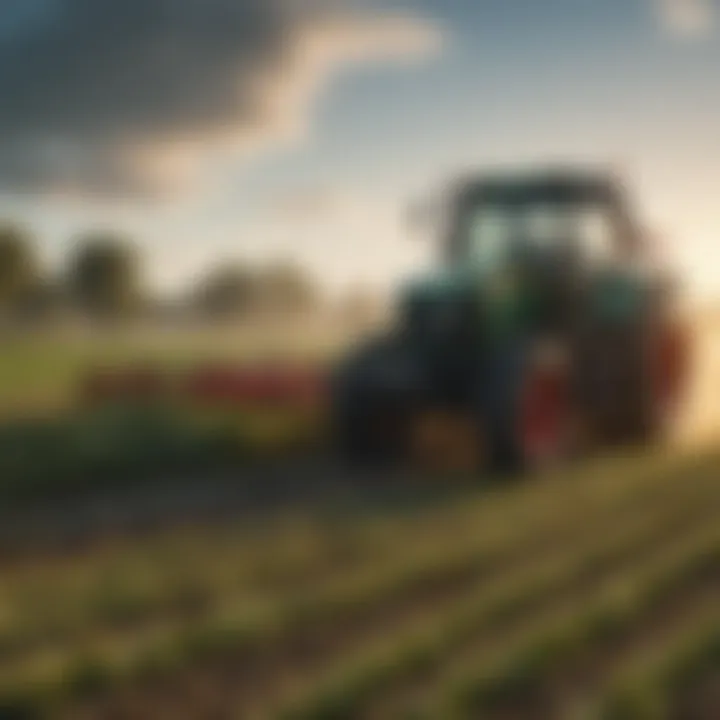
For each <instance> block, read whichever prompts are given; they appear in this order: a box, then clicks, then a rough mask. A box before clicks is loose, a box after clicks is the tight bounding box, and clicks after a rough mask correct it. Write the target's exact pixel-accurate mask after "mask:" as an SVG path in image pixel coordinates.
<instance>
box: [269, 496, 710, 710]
mask: <svg viewBox="0 0 720 720" xmlns="http://www.w3.org/2000/svg"><path fill="white" fill-rule="evenodd" d="M684 510H685V512H687V509H684ZM695 511H696V512H695V514H693V513H692V512H691V513H689V514H688V515H687V516H685V517H684V520H682V521H679V520H680V518H682V516H683V508H680V507H677V506H676V507H675V512H674V513H670V512H666V513H665V517H662V516H661V515H660V514H657V515H655V516H654V517H647V518H644V521H641V522H639V523H638V524H636V525H633V524H632V523H630V524H627V523H626V524H625V525H623V524H619V525H615V526H614V527H613V536H612V538H610V539H608V538H603V537H602V536H597V535H595V534H594V533H592V532H591V534H590V535H589V536H588V537H587V538H585V539H584V541H582V542H579V543H575V544H573V545H570V546H567V547H566V548H565V549H564V551H561V552H557V553H554V554H551V555H549V556H548V557H547V558H546V559H544V560H541V561H539V562H534V563H532V565H531V567H529V568H526V569H525V571H524V572H522V571H521V572H515V573H509V575H508V577H507V578H505V579H504V581H503V582H496V583H493V584H492V585H490V586H487V585H484V584H482V583H480V584H479V585H478V586H477V587H475V588H474V590H473V592H472V593H470V594H468V595H467V596H466V597H463V598H462V599H461V600H460V601H459V602H458V603H456V605H455V606H454V607H453V608H451V609H446V610H445V611H444V612H443V613H441V615H440V617H433V618H428V617H421V618H420V619H419V622H418V623H417V624H416V626H415V627H414V628H411V630H410V632H408V633H406V634H405V635H403V636H400V637H393V638H390V640H389V641H388V640H385V641H381V642H380V643H378V644H376V645H375V646H374V647H371V648H369V649H368V650H366V652H365V653H363V654H361V655H360V656H355V657H353V658H352V659H350V660H349V661H348V662H346V663H345V664H341V665H340V666H339V667H338V668H337V669H336V671H335V672H334V673H333V674H332V676H331V677H329V678H326V679H325V680H324V681H322V682H318V683H317V684H316V685H315V686H314V687H311V688H310V690H309V692H306V693H305V694H304V696H301V697H300V698H295V699H294V700H291V701H290V702H289V703H288V705H287V707H286V708H285V709H284V710H283V711H282V712H281V713H280V714H281V716H282V717H287V718H293V720H295V719H297V718H302V719H303V720H304V719H306V718H307V719H310V718H347V717H364V715H363V710H364V709H367V708H368V707H370V706H372V704H373V702H374V701H376V700H378V699H381V698H382V696H383V694H386V693H389V692H393V690H395V691H396V690H397V688H398V687H403V686H405V685H411V684H412V680H413V678H414V677H415V676H416V675H417V674H418V673H428V672H431V671H432V670H433V669H434V668H438V667H440V666H441V665H442V664H443V663H444V661H445V659H446V658H449V657H453V655H455V654H456V653H457V652H458V651H459V650H461V649H462V648H463V647H465V646H467V644H468V643H471V644H472V643H474V642H475V641H476V638H478V637H482V636H483V635H485V634H488V633H489V634H492V635H497V634H499V632H500V630H501V629H502V628H503V627H506V626H508V625H510V626H511V625H512V624H513V623H514V622H516V621H518V620H520V619H522V618H523V617H525V616H527V615H534V614H536V613H538V612H541V611H542V610H543V609H544V608H546V606H548V605H550V606H552V605H554V604H555V602H556V601H557V599H558V598H560V597H563V596H566V595H572V593H573V592H576V593H577V591H578V588H581V589H582V588H583V587H584V586H586V585H587V584H588V583H591V584H593V586H594V585H596V584H601V581H602V579H603V578H604V577H606V576H607V575H610V576H612V575H613V573H615V574H618V573H619V572H621V571H622V572H624V573H626V574H632V573H636V572H638V570H639V569H640V568H643V567H645V566H646V565H647V564H648V563H652V562H657V561H658V558H664V556H665V555H666V554H667V552H668V549H669V548H672V547H674V545H675V544H676V543H677V540H678V537H679V536H681V535H682V534H683V532H686V531H688V530H689V528H691V527H693V526H697V525H698V523H699V524H700V526H701V527H705V526H706V525H707V523H708V522H710V523H712V521H713V513H708V512H707V510H706V511H705V512H704V513H702V514H700V515H698V514H697V508H695ZM702 515H704V519H703V517H702ZM702 532H703V542H704V536H705V534H706V532H707V531H706V530H704V529H703V531H702Z"/></svg>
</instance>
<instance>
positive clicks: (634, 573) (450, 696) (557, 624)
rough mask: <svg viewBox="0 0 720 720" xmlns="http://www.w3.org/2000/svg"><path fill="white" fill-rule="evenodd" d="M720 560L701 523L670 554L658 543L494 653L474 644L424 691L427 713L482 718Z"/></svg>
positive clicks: (718, 546)
mask: <svg viewBox="0 0 720 720" xmlns="http://www.w3.org/2000/svg"><path fill="white" fill-rule="evenodd" d="M718 562H720V528H718V527H717V526H716V524H711V525H710V526H709V527H701V528H700V529H699V530H698V531H696V532H695V533H693V534H692V535H690V536H688V537H687V538H686V539H684V540H683V541H682V542H680V543H678V545H677V547H675V548H674V549H673V550H672V552H668V551H667V549H664V551H663V552H660V553H658V554H657V557H655V558H654V559H653V560H652V561H646V562H645V563H643V564H642V565H641V566H637V567H634V568H632V569H631V570H629V571H625V572H623V573H621V574H620V575H618V576H617V577H615V578H613V579H612V581H611V582H605V583H603V584H602V585H601V586H600V587H598V588H597V589H596V591H595V593H594V596H593V598H592V600H591V602H586V603H580V604H574V603H570V604H567V605H565V604H562V603H561V604H559V605H558V606H557V607H556V608H554V609H553V611H552V612H551V613H550V614H549V615H546V616H539V617H534V618H532V619H531V620H529V621H528V623H527V624H526V626H522V625H521V626H520V627H518V628H517V630H516V632H515V633H513V635H512V636H509V637H505V638H504V639H503V643H502V645H501V646H499V647H497V648H495V649H494V651H493V652H488V648H487V647H483V648H478V650H477V652H476V653H474V654H473V655H468V656H465V655H463V656H461V657H459V658H458V659H457V662H452V663H450V665H451V667H450V669H449V671H448V672H447V673H446V674H445V675H444V676H443V677H442V678H441V679H440V680H439V681H438V683H437V684H436V685H434V686H433V687H431V688H429V690H428V694H427V696H426V697H425V700H426V701H428V700H429V701H428V702H425V704H424V710H425V712H426V716H427V717H467V718H474V717H478V716H479V715H481V716H485V714H487V713H489V712H490V711H491V710H492V709H493V708H494V707H497V706H498V705H499V704H501V703H502V702H503V701H505V700H507V699H508V698H511V697H515V698H517V697H518V696H521V695H522V694H523V693H528V692H529V689H531V688H532V687H534V686H536V685H537V684H538V683H541V682H542V679H543V678H544V677H546V676H547V675H548V673H549V672H551V671H552V670H556V669H557V668H558V667H559V666H561V665H564V666H568V665H569V666H571V665H572V663H573V661H574V660H575V659H576V658H577V657H579V656H580V654H581V653H582V652H583V650H585V649H586V648H588V647H590V648H592V647H593V646H595V645H596V644H597V645H601V646H607V645H609V644H610V643H612V642H613V641H617V639H618V638H619V637H620V636H621V635H622V634H623V633H627V632H629V631H630V630H631V629H632V628H633V627H634V626H636V625H638V624H639V623H642V622H643V621H644V620H645V618H646V617H647V616H649V615H652V614H653V613H654V612H655V611H656V609H657V608H658V607H660V606H662V605H663V604H667V603H668V598H669V597H672V598H674V597H675V596H677V595H680V594H683V593H686V592H687V588H688V586H690V587H691V588H692V587H693V586H694V585H696V584H697V582H696V581H697V580H698V578H700V579H703V580H707V578H708V576H709V574H710V573H711V572H712V571H713V570H714V569H715V568H717V566H718ZM714 580H715V581H717V578H714ZM438 713H439V714H438Z"/></svg>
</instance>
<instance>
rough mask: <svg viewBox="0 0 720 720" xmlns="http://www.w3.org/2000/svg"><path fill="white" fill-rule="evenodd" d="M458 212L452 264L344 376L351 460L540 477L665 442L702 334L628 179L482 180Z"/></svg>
mask: <svg viewBox="0 0 720 720" xmlns="http://www.w3.org/2000/svg"><path fill="white" fill-rule="evenodd" d="M447 215H448V218H447V219H448V222H447V230H446V232H445V233H444V235H445V237H444V241H443V243H442V246H441V253H440V255H441V259H440V262H439V267H437V268H436V269H435V270H434V271H433V272H432V273H431V274H430V276H427V277H421V278H419V279H415V280H412V281H410V282H409V283H407V284H406V285H405V286H404V287H403V288H402V290H401V292H400V297H399V299H398V302H397V304H396V313H395V316H396V317H395V320H394V321H393V322H392V326H391V327H390V328H389V329H387V330H383V331H382V332H380V333H378V334H377V336H375V337H372V338H370V339H366V340H363V342H362V343H361V344H360V345H359V346H357V347H354V348H353V349H352V350H350V351H349V352H348V353H346V355H345V356H344V357H343V358H341V360H340V362H339V363H337V365H336V366H335V368H334V372H333V373H332V378H331V381H330V407H331V411H330V413H331V434H332V444H333V447H334V449H335V452H336V453H337V454H338V455H339V457H340V458H341V459H342V461H343V462H346V463H348V464H350V465H352V466H358V467H359V466H364V467H370V466H372V467H378V466H389V465H393V466H395V465H398V464H404V463H406V462H411V461H415V462H419V463H420V464H423V465H424V464H428V463H431V462H433V458H435V459H437V457H438V456H442V457H441V459H440V461H441V462H443V459H442V458H444V460H447V459H448V458H449V457H450V456H456V457H457V458H458V462H463V463H469V464H472V466H475V465H476V463H479V464H481V465H482V466H483V467H489V468H492V469H495V470H498V471H511V472H513V473H517V472H533V471H536V470H540V469H543V468H547V467H549V466H556V465H557V464H558V463H562V462H564V461H567V460H568V459H570V458H572V457H575V456H577V455H578V454H586V453H588V452H591V451H594V450H596V449H600V448H608V447H611V446H613V445H636V444H646V443H655V442H658V441H660V440H662V439H663V438H664V437H666V436H667V434H668V433H669V432H670V429H671V428H672V425H673V420H674V418H675V416H676V415H677V412H678V408H679V405H680V400H681V397H682V388H683V380H684V376H685V369H686V367H687V364H688V363H687V356H688V340H687V338H686V336H685V334H684V329H683V324H682V321H681V320H680V317H679V314H678V312H677V309H678V302H677V297H678V292H677V291H678V285H677V283H676V281H675V278H674V277H673V276H672V274H671V273H670V272H669V271H668V268H666V267H664V266H663V265H662V263H658V262H657V261H656V258H655V256H654V254H653V252H652V249H651V245H650V244H649V243H648V239H647V236H646V233H645V232H644V231H643V229H642V228H641V227H640V226H639V225H638V223H637V222H636V219H635V217H634V215H633V212H632V209H631V203H630V200H629V197H628V193H627V191H626V189H625V186H624V184H623V183H622V182H621V181H620V180H619V179H618V178H616V177H615V176H614V175H611V174H609V173H604V172H598V171H586V170H582V169H581V170H577V169H567V168H560V169H547V170H540V171H530V172H523V173H505V174H501V173H496V174H490V175H487V176H480V177H472V178H470V179H466V180H464V181H463V182H461V183H459V184H458V185H457V186H456V188H455V189H454V190H453V191H452V192H451V193H450V202H449V204H448V211H447Z"/></svg>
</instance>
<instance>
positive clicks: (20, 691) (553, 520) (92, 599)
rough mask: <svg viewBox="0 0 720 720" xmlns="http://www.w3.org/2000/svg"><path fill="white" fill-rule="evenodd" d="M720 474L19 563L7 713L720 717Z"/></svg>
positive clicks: (662, 473) (300, 514)
mask: <svg viewBox="0 0 720 720" xmlns="http://www.w3.org/2000/svg"><path fill="white" fill-rule="evenodd" d="M718 478H720V457H718V456H716V455H710V454H703V455H697V454H696V455H686V456H680V455H676V456H673V457H670V456H668V455H663V454H658V455H655V456H652V457H634V458H632V457H627V458H615V459H605V460H602V461H597V462H595V463H593V464H591V465H589V466H587V467H583V468H575V469H573V470H569V471H567V472H566V473H565V474H563V475H558V476H556V477H553V478H545V479H539V480H538V482H536V483H530V484H525V485H511V486H510V487H506V488H503V489H501V490H498V491H495V492H491V491H490V490H488V489H487V488H485V489H481V488H476V489H472V488H463V489H462V491H460V490H457V491H455V492H437V493H436V494H435V496H434V498H433V501H432V502H427V501H426V502H420V501H418V500H415V501H413V500H412V499H411V498H412V493H411V492H408V491H407V489H406V492H404V493H402V492H400V493H398V494H397V496H396V499H395V502H394V503H389V502H387V498H385V499H384V500H383V499H382V495H383V493H382V492H381V491H380V490H379V489H378V488H375V490H374V491H372V492H374V493H375V495H376V498H375V501H372V500H371V499H369V498H370V495H372V492H371V491H370V490H368V489H365V490H363V488H362V486H360V487H358V489H357V490H356V493H355V495H354V496H347V497H346V498H345V499H344V500H343V501H339V500H338V499H337V498H336V499H335V500H334V501H333V502H331V501H330V499H328V501H327V502H326V503H322V502H317V503H316V504H314V506H311V507H308V508H306V509H305V510H299V509H298V510H295V511H293V512H284V513H281V514H273V515H271V516H267V517H265V518H264V519H263V522H255V523H253V522H249V521H245V522H240V521H237V522H231V523H228V522H224V523H222V524H220V523H218V524H210V525H203V524H200V523H197V524H195V525H192V526H186V527H184V528H182V527H176V528H174V529H167V530H165V531H163V532H160V531H158V532H156V533H154V534H152V535H150V536H144V537H134V536H132V535H124V536H115V537H105V538H104V539H103V540H102V541H100V540H96V542H94V543H92V544H87V545H86V546H84V547H82V548H79V549H78V548H75V549H72V550H68V549H65V550H62V551H61V550H59V549H57V550H55V551H50V550H47V549H46V550H43V551H42V552H28V553H27V554H25V555H24V556H16V557H14V558H8V559H7V560H6V562H5V563H4V564H5V567H4V570H3V583H2V593H1V595H0V717H3V718H15V717H18V718H20V717H43V716H52V717H67V718H73V719H74V718H105V717H107V718H110V717H112V718H209V717H217V718H225V717H228V718H230V717H237V718H256V717H257V718H308V719H310V718H318V719H319V718H388V719H391V718H404V717H427V718H446V717H448V718H451V717H452V718H478V717H483V718H484V717H488V718H532V719H535V718H549V719H550V718H566V717H569V718H577V717H600V718H604V717H607V718H660V717H673V718H674V717H676V718H683V719H684V718H694V717H697V718H708V720H710V719H711V718H716V717H717V709H718V707H720V705H718V697H717V688H718V671H720V525H718V522H717V519H718V513H719V512H720V482H718ZM363 494H364V495H365V502H364V503H361V502H359V500H360V499H361V497H362V496H363ZM693 713H695V714H693Z"/></svg>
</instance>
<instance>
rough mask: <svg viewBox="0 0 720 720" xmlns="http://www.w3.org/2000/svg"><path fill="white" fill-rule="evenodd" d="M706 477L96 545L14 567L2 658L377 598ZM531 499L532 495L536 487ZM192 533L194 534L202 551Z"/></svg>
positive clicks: (506, 556)
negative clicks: (103, 633) (135, 632)
mask: <svg viewBox="0 0 720 720" xmlns="http://www.w3.org/2000/svg"><path fill="white" fill-rule="evenodd" d="M706 474H707V473H702V472H696V473H694V474H693V473H688V477H687V478H686V482H687V486H686V487H685V488H680V487H679V486H678V482H677V480H676V479H675V478H674V476H673V475H672V473H671V474H670V478H671V479H668V478H667V477H663V476H662V475H661V474H660V473H656V475H657V476H656V477H655V476H653V478H652V479H653V481H654V482H652V483H650V482H647V481H642V482H641V481H639V480H638V481H637V485H638V487H635V488H633V489H632V490H630V489H627V487H626V486H627V485H628V483H627V482H625V484H624V486H623V484H622V483H621V482H619V481H616V480H614V479H613V480H610V481H609V482H608V483H607V485H608V487H600V488H596V489H595V490H594V492H592V491H589V490H585V491H584V492H583V494H582V500H581V501H579V502H578V503H576V504H575V506H574V508H573V509H572V511H569V510H568V508H567V507H566V505H565V503H567V504H568V505H570V504H571V503H570V500H569V499H566V500H565V501H556V498H554V497H552V496H553V495H554V493H552V492H550V488H544V489H545V490H546V491H548V492H546V494H548V495H550V496H551V499H552V500H553V502H550V503H545V505H544V506H540V507H537V508H536V514H535V515H533V516H531V517H528V518H527V519H526V520H525V521H524V522H523V519H524V515H525V507H524V506H525V504H526V503H525V500H526V499H525V498H524V497H523V496H524V495H525V492H524V491H523V492H522V493H518V495H519V496H516V497H514V498H509V500H510V501H512V500H514V501H515V505H517V506H518V507H514V506H513V504H512V502H510V504H508V502H507V500H508V499H507V498H501V499H494V500H491V501H489V503H488V504H489V506H490V507H489V508H484V507H483V506H482V505H481V504H479V503H477V501H476V503H475V504H476V506H475V507H474V508H473V510H472V512H471V513H468V511H467V510H466V509H462V510H461V511H458V510H456V509H454V508H453V509H450V510H448V511H447V513H445V514H446V516H447V517H443V511H437V515H438V517H437V518H432V517H431V518H429V519H428V518H425V517H421V518H414V519H413V520H410V521H407V522H403V521H398V525H399V527H398V528H393V527H392V526H391V525H389V524H382V523H379V524H378V523H376V524H366V525H364V526H363V525H357V524H356V525H351V526H350V528H349V529H346V528H342V529H341V528H337V527H333V528H323V527H322V525H315V526H312V527H309V526H308V525H307V524H306V525H302V524H300V523H296V524H295V525H294V527H291V529H290V530H284V531H282V532H281V531H279V530H278V531H277V532H276V533H275V534H273V533H272V531H270V532H266V533H265V535H264V536H260V537H257V536H256V537H253V536H252V535H250V534H246V535H244V534H240V533H238V534H237V535H230V537H228V538H225V537H222V536H220V537H218V536H213V537H212V540H211V541H210V542H208V541H207V540H203V539H202V538H197V537H195V536H192V537H191V538H186V539H185V540H184V541H178V542H176V543H165V544H164V545H160V546H158V547H155V548H154V549H153V548H152V547H150V548H148V549H147V552H143V553H142V554H141V553H140V552H139V548H132V549H131V550H130V552H129V553H125V554H120V555H119V556H115V555H113V554H110V555H109V556H108V553H103V552H100V553H98V557H97V558H96V561H95V562H93V560H92V559H91V560H90V561H89V562H86V561H85V560H81V561H79V562H78V563H77V565H79V566H80V567H79V569H78V568H77V567H73V566H70V567H69V568H68V567H67V566H63V565H60V566H59V567H57V568H51V569H50V570H44V569H42V568H41V572H39V573H25V575H24V576H23V575H20V576H19V577H17V578H13V576H12V574H9V575H7V576H6V578H5V582H4V587H3V592H2V595H0V602H1V603H2V607H3V613H2V616H3V622H2V625H1V626H0V657H2V656H3V655H4V656H5V657H6V658H9V657H12V656H13V655H14V654H16V653H17V652H21V651H22V650H23V647H27V648H32V647H33V646H34V645H37V643H39V642H41V641H43V640H47V639H52V640H53V641H54V642H55V643H56V644H57V643H60V642H62V641H63V638H68V637H71V636H72V633H73V632H75V631H76V630H83V631H86V630H87V629H88V627H93V626H96V627H99V628H102V627H106V628H108V629H111V628H112V627H115V626H121V627H122V629H123V631H127V630H128V628H132V627H134V626H138V627H139V626H142V625H147V624H153V623H154V621H155V619H156V618H158V617H164V618H167V617H168V616H177V617H178V618H179V619H182V618H183V617H186V616H187V615H188V614H190V615H194V616H197V615H203V614H204V615H207V614H212V613H216V612H217V611H218V609H219V608H218V604H219V603H220V604H221V605H223V606H226V605H238V606H245V607H248V606H250V607H252V606H264V607H265V606H268V605H274V604H276V603H277V601H278V599H279V600H280V601H281V603H282V598H283V596H284V595H286V594H292V595H293V596H295V597H298V596H300V597H305V598H306V600H305V604H306V605H318V604H320V605H325V604H328V605H332V604H335V605H336V606H338V607H339V606H341V605H342V602H341V601H335V602H334V603H333V601H331V600H328V601H327V603H326V601H325V598H327V597H333V596H334V597H336V598H338V597H340V596H345V597H357V598H358V599H359V601H360V603H363V602H365V601H366V600H368V599H370V598H375V599H377V600H378V601H381V600H383V599H384V598H385V597H388V596H392V595H393V594H396V595H397V594H402V593H403V592H407V591H408V590H412V589H413V588H414V587H418V586H423V585H424V586H427V585H430V584H433V583H439V582H442V581H443V579H448V578H453V577H459V576H463V575H468V574H473V573H476V572H480V571H481V570H483V568H485V569H487V568H489V567H490V566H499V565H503V564H507V563H509V562H511V561H512V560H513V558H522V557H524V556H525V555H526V554H527V552H528V551H529V550H530V549H534V548H536V546H537V543H538V539H537V538H538V536H542V535H544V534H547V535H548V536H549V541H550V542H558V541H559V542H563V540H565V541H567V540H568V539H569V538H571V537H572V536H573V535H574V534H575V533H577V532H579V531H581V530H582V531H587V530H588V527H586V526H587V524H588V522H592V523H596V524H597V527H598V528H599V529H600V528H601V527H602V524H603V523H606V522H608V520H609V519H610V518H616V515H617V513H619V512H622V513H624V514H626V515H632V514H633V513H635V512H645V511H648V509H650V508H652V507H655V506H657V507H662V505H663V503H665V502H666V500H665V499H664V498H667V497H670V496H672V497H674V496H675V495H676V494H678V493H679V492H683V493H684V492H695V491H696V490H697V489H698V487H701V485H702V483H703V482H707V479H705V480H703V477H705V475H706ZM619 477H620V478H621V479H622V474H619ZM597 484H598V485H599V484H600V483H597ZM696 486H697V487H696ZM530 495H531V497H532V498H533V499H534V496H535V495H536V492H535V491H533V492H531V493H530ZM571 495H572V493H571ZM535 504H536V503H531V505H530V507H532V506H533V505H535ZM508 505H509V506H508ZM556 538H557V540H556ZM191 540H192V541H195V540H197V545H198V547H193V545H192V543H191ZM308 587H311V590H309V591H308V590H307V588H308ZM48 591H52V593H53V598H54V603H53V604H52V605H50V606H49V605H48V604H47V603H46V602H45V601H44V598H45V597H46V595H47V592H48ZM308 592H309V594H308ZM250 614H251V615H252V613H250Z"/></svg>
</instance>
